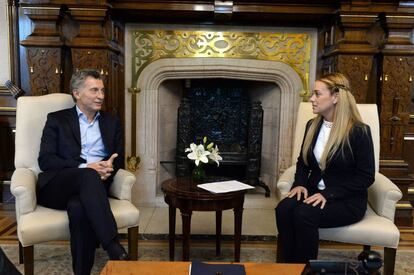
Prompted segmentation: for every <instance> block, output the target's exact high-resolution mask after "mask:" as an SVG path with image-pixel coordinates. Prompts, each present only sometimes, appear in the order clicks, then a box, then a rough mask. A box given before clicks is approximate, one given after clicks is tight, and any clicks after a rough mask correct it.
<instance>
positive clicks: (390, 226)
mask: <svg viewBox="0 0 414 275" xmlns="http://www.w3.org/2000/svg"><path fill="white" fill-rule="evenodd" d="M373 230H375V234H373ZM319 238H320V239H321V240H328V241H335V242H343V243H357V244H362V245H376V246H383V247H390V248H397V247H398V242H399V240H400V231H399V230H398V228H397V227H396V226H395V224H394V222H393V221H392V220H389V219H387V218H384V217H381V216H378V215H377V214H376V213H375V212H374V211H373V210H372V208H371V207H369V206H368V208H367V212H366V213H365V216H364V218H363V219H362V220H360V221H359V222H357V223H354V224H351V225H346V226H341V227H333V228H320V229H319Z"/></svg>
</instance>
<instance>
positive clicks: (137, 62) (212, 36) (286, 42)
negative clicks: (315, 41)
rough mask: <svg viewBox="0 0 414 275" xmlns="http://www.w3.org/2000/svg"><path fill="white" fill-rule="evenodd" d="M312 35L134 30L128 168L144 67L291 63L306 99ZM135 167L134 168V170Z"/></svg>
mask: <svg viewBox="0 0 414 275" xmlns="http://www.w3.org/2000/svg"><path fill="white" fill-rule="evenodd" d="M310 52H311V38H310V36H309V34H306V33H271V32H231V31H225V32H222V31H189V30H133V31H132V55H133V56H132V58H133V62H132V67H133V68H132V88H130V89H129V92H130V93H131V94H132V101H131V124H132V125H131V126H132V128H131V144H132V148H131V149H132V156H130V157H128V158H127V159H128V169H130V167H129V166H130V164H131V168H132V169H130V170H131V171H136V169H138V164H139V162H138V163H137V162H136V160H139V157H136V155H137V153H136V131H135V130H136V129H135V128H136V115H137V114H136V107H137V102H136V101H137V94H138V93H139V92H140V91H139V89H138V88H137V87H135V86H136V85H137V81H138V78H139V75H140V73H141V72H142V70H143V69H144V68H145V67H146V66H147V65H149V64H151V63H152V62H154V61H156V60H159V59H162V58H194V57H203V58H236V59H256V60H266V61H278V62H283V63H286V64H288V65H289V66H290V67H292V68H293V69H294V70H295V71H296V72H297V73H298V75H299V77H300V78H301V80H302V84H303V88H304V89H303V90H302V91H298V92H299V94H300V96H301V97H303V98H304V99H305V98H306V97H307V96H308V95H309V92H310V91H309V66H310ZM134 169H135V170H134Z"/></svg>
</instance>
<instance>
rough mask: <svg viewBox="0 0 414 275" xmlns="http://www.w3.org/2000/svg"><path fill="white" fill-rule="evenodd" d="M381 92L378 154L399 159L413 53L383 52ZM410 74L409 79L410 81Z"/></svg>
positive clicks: (408, 100)
mask: <svg viewBox="0 0 414 275" xmlns="http://www.w3.org/2000/svg"><path fill="white" fill-rule="evenodd" d="M383 62H384V65H383V68H384V74H383V76H382V80H383V81H382V93H381V114H380V117H381V126H382V128H381V149H382V150H381V156H382V157H383V158H385V159H402V153H403V152H402V149H403V147H402V145H403V139H404V127H405V126H407V125H408V119H409V107H410V94H411V90H412V87H413V85H412V75H413V74H414V73H413V72H414V71H413V70H414V57H406V56H385V57H384V61H383ZM410 77H411V81H410Z"/></svg>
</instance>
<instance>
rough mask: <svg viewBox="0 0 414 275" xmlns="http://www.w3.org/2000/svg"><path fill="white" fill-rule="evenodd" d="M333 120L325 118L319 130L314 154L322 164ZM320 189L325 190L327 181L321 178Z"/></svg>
mask: <svg viewBox="0 0 414 275" xmlns="http://www.w3.org/2000/svg"><path fill="white" fill-rule="evenodd" d="M331 128H332V122H329V121H326V120H323V123H322V126H321V130H320V131H319V135H318V139H317V140H316V144H315V148H314V149H313V154H314V155H315V158H316V160H317V161H318V163H319V164H320V162H321V157H322V154H323V150H324V149H325V146H326V143H327V142H328V139H329V134H330V133H331ZM318 189H319V190H324V189H325V183H324V182H323V179H321V180H320V181H319V183H318Z"/></svg>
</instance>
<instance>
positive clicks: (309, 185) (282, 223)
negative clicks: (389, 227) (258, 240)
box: [276, 73, 375, 263]
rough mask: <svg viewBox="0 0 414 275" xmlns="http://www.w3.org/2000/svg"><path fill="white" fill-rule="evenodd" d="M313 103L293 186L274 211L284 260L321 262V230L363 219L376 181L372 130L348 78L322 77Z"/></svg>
mask: <svg viewBox="0 0 414 275" xmlns="http://www.w3.org/2000/svg"><path fill="white" fill-rule="evenodd" d="M310 102H311V103H312V108H313V113H314V114H317V116H316V117H315V118H314V119H312V120H310V121H309V122H308V123H307V126H306V131H305V137H304V140H303V143H302V149H301V153H300V155H299V157H298V161H297V164H296V174H295V180H294V183H293V185H292V188H291V190H290V192H289V194H288V196H287V197H286V198H285V199H284V200H282V201H281V202H280V203H279V205H278V206H277V207H276V224H277V228H278V232H279V238H280V242H279V244H281V246H282V247H281V250H280V251H282V255H281V256H282V258H283V259H284V260H285V261H286V262H298V263H305V262H307V261H309V260H311V259H316V258H317V256H318V246H319V235H318V229H319V228H329V227H338V226H345V225H349V224H352V223H355V222H358V221H359V220H361V219H362V218H363V216H364V214H365V211H366V208H367V189H368V187H369V186H370V185H371V184H372V183H373V182H374V173H375V161H374V148H373V142H372V137H371V132H370V128H369V126H368V125H366V124H364V123H363V122H362V120H361V116H360V114H359V112H358V109H357V106H356V102H355V98H354V96H353V95H352V93H351V90H350V86H349V81H348V79H347V78H346V77H345V76H344V75H342V74H340V73H333V74H328V75H325V76H323V77H321V78H320V79H318V80H317V81H316V82H315V88H314V91H313V94H312V96H311V97H310Z"/></svg>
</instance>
